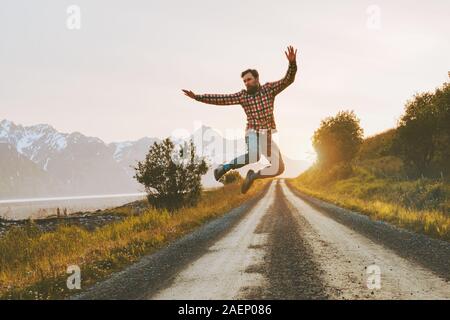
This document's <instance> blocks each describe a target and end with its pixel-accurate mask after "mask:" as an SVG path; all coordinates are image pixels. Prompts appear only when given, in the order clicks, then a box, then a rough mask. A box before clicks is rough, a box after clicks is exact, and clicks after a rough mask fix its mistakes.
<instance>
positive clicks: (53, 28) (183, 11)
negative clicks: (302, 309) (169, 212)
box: [0, 0, 450, 159]
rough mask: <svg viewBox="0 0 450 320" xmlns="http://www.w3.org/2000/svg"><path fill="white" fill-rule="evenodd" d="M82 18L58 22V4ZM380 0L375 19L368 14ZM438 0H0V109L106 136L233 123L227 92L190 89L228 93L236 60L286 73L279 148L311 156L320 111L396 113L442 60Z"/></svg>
mask: <svg viewBox="0 0 450 320" xmlns="http://www.w3.org/2000/svg"><path fill="white" fill-rule="evenodd" d="M70 5H77V6H78V7H79V8H80V10H81V16H80V17H81V29H79V30H76V29H75V30H70V29H69V28H67V24H66V23H67V19H68V17H69V14H68V13H67V8H68V7H69V6H70ZM377 12H379V19H377ZM449 12H450V1H448V0H442V1H438V0H434V1H374V2H372V1H361V0H355V1H339V2H338V1H298V0H293V1H262V0H258V1H256V0H255V1H242V0H241V1H237V0H228V1H220V2H219V1H211V0H209V1H206V0H204V1H195V0H194V1H158V2H156V1H148V0H147V1H145V0H142V1H137V0H129V1H111V0H109V1H106V0H105V1H104V0H89V1H87V0H85V1H81V0H71V1H65V0H53V1H49V0H39V1H33V0H28V1H24V0H2V2H1V6H0V39H1V40H0V120H1V119H3V118H6V119H9V120H12V121H14V122H16V123H20V124H22V125H33V124H37V123H48V124H50V125H52V126H53V127H55V128H56V129H57V130H59V131H62V132H73V131H79V132H82V133H84V134H86V135H89V136H96V137H99V138H101V139H103V140H104V141H105V142H111V141H123V140H134V139H138V138H141V137H143V136H150V137H154V136H156V137H165V136H168V135H170V134H171V133H172V132H173V131H174V130H176V129H180V128H183V129H187V130H189V131H193V130H194V123H195V122H201V123H203V124H205V125H208V126H212V127H214V128H217V129H219V130H226V129H229V128H233V129H242V134H243V130H244V127H245V120H246V118H245V114H244V112H243V110H242V108H241V107H240V106H238V105H236V106H213V105H207V104H203V103H199V102H196V101H193V100H190V99H188V98H187V97H185V96H184V95H183V93H182V92H181V89H182V88H184V89H190V90H192V91H194V92H195V93H199V94H202V93H234V92H237V91H239V90H241V89H243V88H244V85H243V83H242V80H241V78H240V73H241V71H243V70H244V69H247V68H256V69H257V70H258V71H259V73H260V81H261V83H265V82H267V81H275V80H279V79H281V78H282V77H283V76H284V74H285V73H286V70H287V66H288V62H287V59H286V57H285V55H284V50H285V49H286V47H287V46H288V45H293V46H294V47H296V48H298V53H297V63H298V67H299V68H298V73H297V76H296V81H295V82H294V83H293V84H292V85H291V86H290V87H288V88H287V89H286V90H285V91H284V92H282V93H281V94H280V95H279V96H277V98H276V101H275V120H276V122H277V127H278V131H279V139H280V140H279V141H280V145H281V149H282V152H283V153H285V154H286V155H288V156H290V157H292V158H296V159H311V152H312V151H313V149H312V147H311V136H312V135H313V132H314V130H315V129H316V128H317V127H318V126H319V124H320V120H321V119H323V118H325V117H327V116H330V115H334V114H336V113H337V112H338V111H339V110H345V109H348V110H350V109H353V110H354V111H355V112H356V114H357V115H358V116H359V118H360V119H361V125H362V127H363V128H364V131H365V135H366V136H369V135H373V134H375V133H378V132H381V131H384V130H386V129H388V128H391V127H394V126H395V124H396V121H397V119H398V118H399V116H400V115H401V114H402V113H403V107H404V104H405V102H406V101H407V100H408V99H410V98H411V96H412V95H413V94H414V93H416V92H423V91H428V90H433V89H434V88H436V87H437V86H439V85H441V84H442V83H443V82H445V81H447V80H448V76H447V71H449V70H450V58H449V57H450V41H449V39H450V37H449V36H450V22H449V21H450V20H449V19H448V13H449Z"/></svg>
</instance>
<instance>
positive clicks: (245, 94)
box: [182, 46, 297, 193]
mask: <svg viewBox="0 0 450 320" xmlns="http://www.w3.org/2000/svg"><path fill="white" fill-rule="evenodd" d="M284 53H285V55H286V58H287V59H288V61H289V68H288V70H287V73H286V75H285V76H284V78H283V79H281V80H278V81H275V82H266V83H265V84H264V85H261V84H260V83H259V74H258V71H256V70H255V69H247V70H245V71H243V72H242V73H241V78H242V80H243V81H244V84H245V86H246V88H247V89H246V90H245V89H242V90H241V91H239V92H236V93H232V94H195V93H193V92H192V91H190V90H184V89H182V90H183V92H184V94H185V95H186V96H188V97H190V98H192V99H195V100H197V101H200V102H203V103H208V104H214V105H233V104H240V105H241V106H242V107H243V108H244V111H245V114H246V115H247V126H246V129H245V143H246V149H247V150H246V153H245V154H243V155H240V156H238V157H237V158H235V159H233V160H232V161H230V162H228V163H225V164H221V165H219V166H218V167H217V168H216V169H215V170H214V177H215V179H216V180H217V181H219V179H220V178H221V177H222V176H223V175H224V174H225V173H227V172H228V171H229V170H231V169H237V168H241V167H243V166H245V165H247V164H250V163H254V162H257V161H259V159H260V156H261V154H263V155H264V156H265V157H266V158H267V159H268V160H269V162H270V165H269V166H267V167H265V168H263V169H261V170H258V171H257V172H254V171H253V170H249V171H248V172H247V176H246V177H245V180H244V182H243V183H242V187H241V192H242V193H246V192H247V190H248V189H249V188H250V186H251V185H252V183H253V181H255V180H256V179H263V178H270V177H276V176H278V175H280V174H282V173H283V172H284V163H283V159H282V157H281V152H280V149H279V148H278V146H277V144H276V143H275V141H272V134H273V133H275V132H276V131H277V130H276V124H275V119H274V115H273V108H274V100H275V96H276V95H277V94H279V93H280V92H281V91H283V90H284V89H286V88H287V87H288V86H289V85H290V84H291V83H293V82H294V80H295V74H296V72H297V62H296V55H297V49H295V50H294V48H293V47H292V46H289V47H288V48H287V51H285V52H284Z"/></svg>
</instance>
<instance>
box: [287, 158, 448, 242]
mask: <svg viewBox="0 0 450 320" xmlns="http://www.w3.org/2000/svg"><path fill="white" fill-rule="evenodd" d="M336 172H338V174H336ZM287 183H289V184H290V185H291V186H292V187H294V188H295V189H297V190H299V191H301V192H303V193H305V194H307V195H310V196H313V197H316V198H319V199H322V200H324V201H328V202H332V203H334V204H336V205H338V206H341V207H344V208H347V209H350V210H354V211H358V212H361V213H363V214H366V215H368V216H369V217H370V218H371V219H373V220H381V221H385V222H388V223H391V224H393V225H396V226H398V227H401V228H405V229H409V230H412V231H414V232H418V233H423V234H427V235H429V236H431V237H434V238H438V239H441V240H446V241H450V186H449V184H448V183H447V182H445V181H437V180H430V179H418V180H401V179H398V178H389V177H383V176H380V175H376V174H374V173H373V172H371V171H369V170H367V169H366V168H364V167H362V166H358V165H350V166H349V165H345V167H342V166H341V167H340V168H339V167H338V168H334V169H332V170H331V172H323V170H320V169H318V168H315V167H312V168H310V169H308V170H307V171H306V172H304V173H303V174H301V175H300V176H299V177H297V178H294V179H287Z"/></svg>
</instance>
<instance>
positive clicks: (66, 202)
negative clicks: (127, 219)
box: [0, 193, 146, 220]
mask: <svg viewBox="0 0 450 320" xmlns="http://www.w3.org/2000/svg"><path fill="white" fill-rule="evenodd" d="M145 195H146V194H145V193H130V194H110V195H92V196H78V197H56V198H32V199H12V200H0V218H4V219H11V220H21V219H28V218H33V219H38V218H45V217H48V216H51V215H56V213H57V210H58V208H59V210H60V212H61V214H63V213H64V209H66V211H67V214H70V213H74V212H78V211H95V210H98V209H106V208H110V207H117V206H121V205H123V204H126V203H129V202H132V201H136V200H141V199H145Z"/></svg>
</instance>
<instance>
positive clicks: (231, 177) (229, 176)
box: [219, 170, 242, 185]
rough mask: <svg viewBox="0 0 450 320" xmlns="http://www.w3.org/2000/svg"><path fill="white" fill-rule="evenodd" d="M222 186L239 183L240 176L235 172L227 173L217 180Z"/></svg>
mask: <svg viewBox="0 0 450 320" xmlns="http://www.w3.org/2000/svg"><path fill="white" fill-rule="evenodd" d="M219 181H220V182H222V183H223V184H224V185H227V184H232V183H240V182H241V181H242V177H241V174H240V173H239V172H238V171H236V170H231V171H229V172H227V173H226V174H225V175H224V176H222V178H220V180H219Z"/></svg>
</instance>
